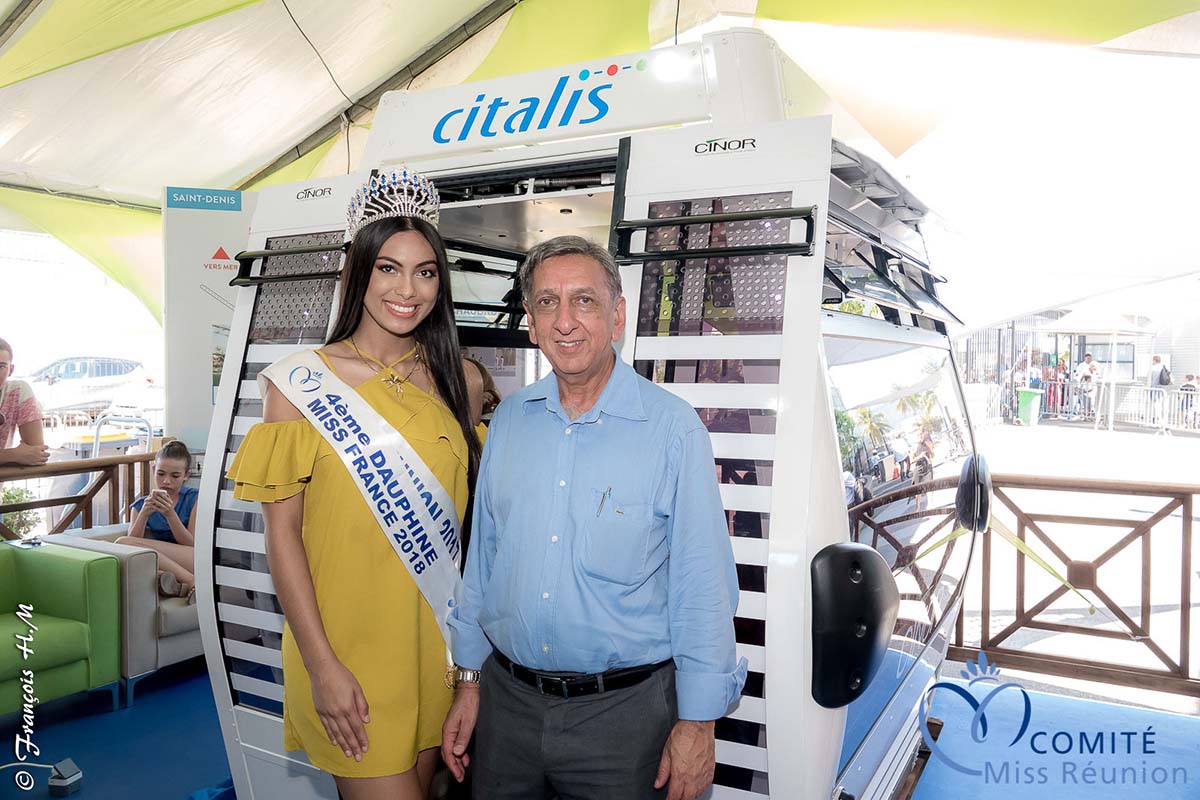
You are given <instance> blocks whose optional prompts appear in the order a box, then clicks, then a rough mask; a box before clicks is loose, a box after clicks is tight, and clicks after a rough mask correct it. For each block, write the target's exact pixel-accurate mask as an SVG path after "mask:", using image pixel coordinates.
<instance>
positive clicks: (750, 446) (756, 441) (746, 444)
mask: <svg viewBox="0 0 1200 800" xmlns="http://www.w3.org/2000/svg"><path fill="white" fill-rule="evenodd" d="M708 438H709V440H710V441H712V448H713V457H714V458H745V459H747V460H750V461H772V460H774V458H775V436H774V435H773V434H767V433H710V434H709V435H708Z"/></svg>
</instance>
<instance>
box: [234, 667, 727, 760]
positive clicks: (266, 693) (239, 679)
mask: <svg viewBox="0 0 1200 800" xmlns="http://www.w3.org/2000/svg"><path fill="white" fill-rule="evenodd" d="M229 682H230V683H231V684H233V688H234V689H237V690H238V691H239V692H246V693H247V694H252V695H255V696H256V697H265V698H267V699H268V700H277V701H279V702H280V703H282V702H283V687H282V686H280V685H279V684H278V683H271V682H270V681H263V680H259V679H258V678H251V677H250V676H249V675H239V674H238V673H236V672H231V673H229ZM718 744H720V743H719V742H718Z"/></svg>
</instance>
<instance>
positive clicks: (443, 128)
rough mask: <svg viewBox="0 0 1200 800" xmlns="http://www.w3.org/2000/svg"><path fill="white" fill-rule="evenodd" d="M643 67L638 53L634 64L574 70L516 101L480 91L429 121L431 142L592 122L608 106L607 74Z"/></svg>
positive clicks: (609, 86) (602, 115) (604, 114)
mask: <svg viewBox="0 0 1200 800" xmlns="http://www.w3.org/2000/svg"><path fill="white" fill-rule="evenodd" d="M646 66H647V62H646V59H644V58H641V59H638V60H637V62H636V63H633V64H625V65H618V64H615V63H614V64H609V65H608V67H607V68H605V69H597V70H591V69H582V70H580V71H579V72H577V73H575V74H570V75H562V76H560V77H559V78H558V80H557V81H555V83H554V85H553V86H551V87H549V88H548V89H547V91H545V92H543V93H542V94H539V95H534V96H532V97H522V98H520V99H516V100H514V99H512V98H509V97H504V96H502V95H501V96H497V97H488V96H487V94H486V93H481V94H479V95H476V97H475V101H474V102H473V103H472V104H471V105H470V106H468V107H464V108H455V109H451V110H450V111H447V112H446V114H445V115H444V116H443V117H442V118H441V119H439V120H438V121H437V124H436V125H434V126H433V141H434V142H436V143H437V144H450V142H455V141H457V142H465V141H467V139H469V138H471V137H472V136H479V137H481V138H484V139H493V138H495V137H497V136H503V135H509V136H511V135H515V134H519V133H525V132H526V131H528V130H529V129H530V128H533V129H535V130H539V131H540V130H545V129H546V128H566V127H570V126H572V125H591V124H592V123H595V122H599V121H600V120H602V119H604V118H605V117H607V116H608V112H609V110H610V107H609V102H608V98H607V97H605V95H606V94H607V93H608V92H609V90H611V89H612V88H613V80H612V79H615V78H617V77H618V76H620V75H623V74H624V73H625V72H627V71H632V72H644V71H645V70H646ZM606 79H608V80H606ZM573 81H574V82H575V83H574V84H573ZM602 81H603V82H602ZM481 116H482V119H481ZM476 123H478V127H476Z"/></svg>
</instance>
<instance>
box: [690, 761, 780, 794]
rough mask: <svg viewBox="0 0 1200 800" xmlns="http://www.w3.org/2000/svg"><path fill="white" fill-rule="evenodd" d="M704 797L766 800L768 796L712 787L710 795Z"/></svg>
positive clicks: (743, 790)
mask: <svg viewBox="0 0 1200 800" xmlns="http://www.w3.org/2000/svg"><path fill="white" fill-rule="evenodd" d="M763 752H766V751H763ZM718 760H720V759H718ZM705 796H706V797H708V798H709V800H766V798H767V797H768V795H765V794H759V793H758V792H747V791H746V790H745V789H731V788H730V787H728V786H713V787H712V793H711V794H708V795H705Z"/></svg>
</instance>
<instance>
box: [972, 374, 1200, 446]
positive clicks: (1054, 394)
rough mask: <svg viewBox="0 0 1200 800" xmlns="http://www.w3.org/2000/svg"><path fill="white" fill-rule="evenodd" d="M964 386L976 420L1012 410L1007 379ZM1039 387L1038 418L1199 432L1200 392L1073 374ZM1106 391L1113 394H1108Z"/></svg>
mask: <svg viewBox="0 0 1200 800" xmlns="http://www.w3.org/2000/svg"><path fill="white" fill-rule="evenodd" d="M963 388H964V391H965V392H966V395H967V401H968V404H969V406H970V408H971V417H972V420H974V421H975V423H976V424H987V423H995V422H1001V421H1008V420H1009V419H1011V418H1012V417H1014V416H1016V414H1017V405H1018V403H1017V392H1016V391H1015V390H1014V389H1013V388H1012V387H1011V386H1009V385H1007V384H1006V385H1004V386H996V385H994V384H966V385H964V387H963ZM1038 388H1040V389H1041V390H1042V393H1043V394H1042V398H1041V414H1040V417H1041V419H1043V420H1067V421H1077V420H1082V421H1087V422H1093V423H1094V424H1095V425H1096V427H1100V426H1104V425H1107V424H1108V422H1109V407H1110V400H1111V406H1112V422H1113V423H1114V424H1120V425H1123V426H1132V427H1138V428H1145V429H1147V430H1153V431H1156V432H1159V433H1168V434H1169V433H1171V432H1172V431H1198V432H1200V392H1195V391H1184V390H1181V389H1172V388H1170V387H1159V386H1145V385H1143V384H1140V383H1116V384H1111V383H1095V384H1093V383H1091V382H1090V381H1089V382H1084V381H1072V380H1055V381H1047V382H1045V383H1043V384H1042V385H1041V386H1040V387H1038ZM1110 392H1115V396H1113V397H1112V398H1110V397H1109V393H1110Z"/></svg>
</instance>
